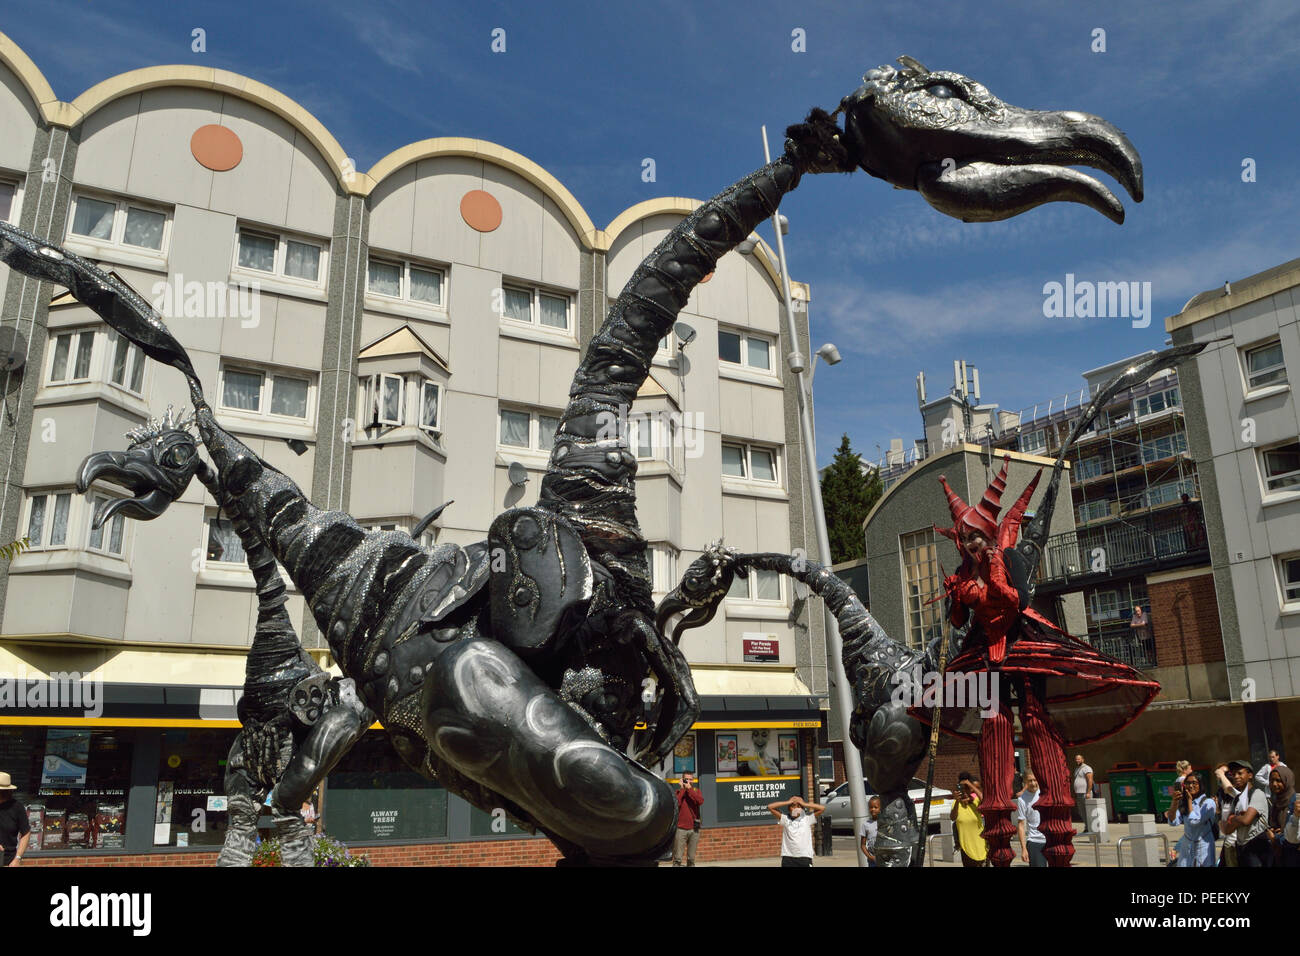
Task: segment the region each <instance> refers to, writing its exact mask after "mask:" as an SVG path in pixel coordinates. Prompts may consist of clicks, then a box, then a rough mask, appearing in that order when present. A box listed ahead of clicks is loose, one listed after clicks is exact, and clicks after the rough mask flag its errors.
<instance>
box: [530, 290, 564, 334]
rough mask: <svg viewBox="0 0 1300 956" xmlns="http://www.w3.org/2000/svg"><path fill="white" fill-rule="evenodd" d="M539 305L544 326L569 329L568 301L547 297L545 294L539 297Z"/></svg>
mask: <svg viewBox="0 0 1300 956" xmlns="http://www.w3.org/2000/svg"><path fill="white" fill-rule="evenodd" d="M538 305H539V306H540V309H539V315H540V316H541V320H542V325H545V326H549V327H550V328H552V329H567V328H568V327H569V300H568V299H561V298H560V297H559V296H555V295H547V294H546V293H544V292H543V293H541V294H539V295H538Z"/></svg>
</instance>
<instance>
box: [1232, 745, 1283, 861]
mask: <svg viewBox="0 0 1300 956" xmlns="http://www.w3.org/2000/svg"><path fill="white" fill-rule="evenodd" d="M1228 772H1229V773H1230V774H1231V775H1232V782H1233V783H1234V784H1235V785H1236V788H1237V791H1238V796H1237V799H1236V801H1235V802H1234V803H1233V805H1232V813H1231V814H1229V816H1228V820H1227V822H1226V823H1225V824H1224V825H1223V832H1224V833H1225V834H1233V835H1234V836H1235V842H1236V846H1237V865H1238V866H1249V867H1256V866H1272V865H1273V847H1272V845H1271V844H1270V842H1269V833H1268V810H1269V806H1268V797H1267V796H1266V795H1265V793H1264V791H1263V790H1261V789H1260V788H1259V787H1257V786H1255V785H1254V784H1255V771H1254V770H1253V769H1252V768H1251V766H1250V764H1248V763H1246V761H1244V760H1232V761H1229V763H1228Z"/></svg>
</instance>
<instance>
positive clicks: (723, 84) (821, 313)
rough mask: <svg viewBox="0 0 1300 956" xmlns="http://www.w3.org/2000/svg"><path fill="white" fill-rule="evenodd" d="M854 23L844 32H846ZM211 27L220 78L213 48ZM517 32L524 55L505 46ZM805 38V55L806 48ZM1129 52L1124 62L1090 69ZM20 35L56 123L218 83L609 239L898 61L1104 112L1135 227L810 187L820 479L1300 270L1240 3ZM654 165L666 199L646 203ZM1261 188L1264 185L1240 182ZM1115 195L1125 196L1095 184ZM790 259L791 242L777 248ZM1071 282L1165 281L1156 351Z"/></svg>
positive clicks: (393, 7) (802, 260)
mask: <svg viewBox="0 0 1300 956" xmlns="http://www.w3.org/2000/svg"><path fill="white" fill-rule="evenodd" d="M841 7H842V8H841ZM196 27H201V28H203V29H204V30H205V31H206V38H207V52H206V53H194V52H192V51H191V48H190V46H191V39H190V37H191V31H192V30H193V29H194V28H196ZM495 28H501V29H504V30H505V31H506V52H505V53H500V54H495V53H493V52H492V51H491V49H490V44H491V34H492V31H493V30H494V29H495ZM796 28H800V29H803V30H804V31H805V33H806V37H807V51H806V52H804V53H796V52H793V51H792V49H791V31H793V30H794V29H796ZM1098 28H1100V29H1104V30H1105V31H1106V52H1104V53H1094V52H1092V51H1091V49H1090V46H1091V44H1092V37H1093V31H1094V30H1095V29H1098ZM0 30H3V31H4V32H6V33H8V34H9V35H10V36H11V37H12V38H13V39H14V40H15V41H17V42H18V43H19V44H20V45H21V46H22V47H23V49H24V50H25V51H26V52H27V53H28V55H30V56H31V57H32V58H33V60H35V62H36V64H37V66H39V67H40V68H41V70H42V71H43V72H44V73H45V75H46V77H47V79H48V80H49V81H50V83H51V85H52V86H53V87H54V90H55V93H56V94H57V95H58V96H59V97H60V98H62V99H65V100H70V99H72V98H73V97H75V96H76V95H77V94H79V93H80V92H82V91H83V90H84V89H86V88H87V87H88V86H91V85H93V84H94V83H96V82H99V81H100V80H102V79H105V78H107V77H109V76H112V75H114V74H116V73H119V72H122V71H124V70H129V69H135V68H138V67H142V66H151V65H156V64H161V63H198V64H202V65H207V66H215V67H219V68H223V69H229V70H234V71H236V72H239V73H243V74H246V75H248V76H251V77H253V78H255V79H257V80H260V81H262V82H264V83H268V84H270V85H271V86H274V87H276V88H277V89H279V90H281V91H283V92H284V93H286V94H287V95H289V96H291V97H293V98H294V99H295V100H297V101H298V102H300V103H302V104H303V105H304V106H305V107H306V108H307V109H308V110H310V111H311V112H312V113H314V114H315V115H316V116H317V117H318V118H319V119H320V120H321V121H322V122H323V123H324V124H325V125H326V126H327V127H328V128H329V129H330V130H331V131H332V132H333V133H334V134H335V136H336V137H337V138H338V139H339V141H340V143H341V144H342V145H343V148H344V149H345V150H346V151H347V152H348V153H349V154H350V155H351V156H353V157H354V159H355V160H356V165H357V168H359V169H363V170H364V169H367V168H368V167H369V166H370V165H371V164H372V163H374V162H375V161H376V160H377V159H379V158H380V157H382V156H383V155H385V154H386V153H388V152H390V151H391V150H393V149H395V148H397V147H399V146H402V145H404V144H406V143H408V142H411V141H413V140H418V139H423V138H425V137H430V136H451V135H457V136H470V137H476V138H480V139H486V140H490V141H492V142H496V143H500V144H502V145H504V146H507V147H509V148H511V149H514V150H516V151H518V152H521V153H523V154H524V155H526V156H528V157H529V158H531V159H533V160H534V161H536V162H538V163H540V164H541V165H542V166H543V167H545V168H546V169H548V170H550V171H551V172H552V173H554V174H555V175H556V176H557V177H559V179H560V180H561V181H562V182H563V183H564V184H565V185H566V186H567V187H568V188H569V190H570V191H571V192H572V193H573V194H574V195H575V196H576V197H577V198H578V200H579V202H581V203H582V204H583V206H584V207H585V208H586V209H587V211H588V213H589V214H590V215H591V217H592V219H593V220H594V221H595V223H596V224H597V226H604V225H606V224H608V223H609V221H610V220H611V219H612V218H613V217H614V216H615V215H617V214H618V213H619V212H621V211H622V210H623V209H625V208H627V207H628V206H630V205H632V204H633V203H636V202H639V201H641V200H643V199H649V198H652V197H655V196H691V197H695V198H701V199H703V198H707V197H708V196H710V195H712V194H714V193H715V192H717V191H718V190H720V189H721V188H723V187H724V186H726V185H727V184H729V183H730V182H732V181H733V180H735V179H737V178H739V177H740V176H742V175H743V174H745V173H746V172H748V171H749V170H750V169H752V168H754V167H756V166H758V165H760V164H761V161H762V152H761V143H760V141H759V134H758V129H759V126H760V125H762V124H767V126H768V131H769V135H770V136H771V137H772V139H773V146H774V147H776V148H779V145H778V143H779V136H780V131H781V130H783V129H784V128H785V126H786V125H788V124H790V123H794V122H798V121H799V120H800V119H801V118H802V117H803V115H804V114H805V113H806V111H807V109H808V108H809V107H811V106H814V105H818V106H823V107H826V108H827V109H833V108H834V107H835V105H837V104H838V102H839V99H840V98H841V97H842V96H844V95H845V94H847V93H849V92H851V91H852V90H853V89H855V88H856V87H857V85H858V84H859V82H860V78H861V74H862V73H863V72H864V71H865V70H867V69H869V68H871V67H873V66H877V65H880V64H883V63H889V62H892V61H893V59H894V58H895V57H896V56H898V55H899V54H902V53H906V54H908V55H910V56H913V57H916V58H917V59H919V60H920V61H922V62H923V63H925V64H926V65H927V66H929V67H930V68H932V69H952V70H956V71H959V72H962V73H965V74H967V75H969V76H971V77H973V78H975V79H977V80H979V81H980V82H982V83H984V84H985V85H986V86H988V87H989V88H990V89H991V90H992V91H993V92H994V93H996V94H998V95H999V96H1000V97H1002V98H1003V99H1004V100H1006V101H1007V102H1009V103H1012V104H1015V105H1017V106H1022V107H1026V108H1032V109H1076V110H1081V111H1084V112H1089V113H1096V114H1098V115H1100V116H1103V117H1105V118H1106V119H1108V120H1110V121H1111V122H1113V123H1115V124H1116V125H1117V126H1119V127H1120V128H1121V129H1123V130H1124V131H1125V132H1126V133H1127V134H1128V135H1129V137H1130V139H1132V141H1133V142H1134V144H1135V145H1136V146H1137V147H1138V149H1139V151H1140V152H1141V154H1142V158H1143V161H1144V165H1145V171H1146V194H1147V198H1146V201H1145V202H1144V203H1142V204H1141V205H1136V204H1134V203H1133V202H1132V201H1131V200H1130V199H1129V198H1128V197H1127V196H1126V195H1121V198H1122V199H1123V201H1124V203H1125V206H1126V208H1127V210H1128V221H1127V223H1126V224H1125V225H1123V226H1115V225H1114V224H1112V223H1111V222H1109V221H1107V220H1105V219H1103V218H1102V217H1101V216H1100V215H1098V214H1097V213H1095V212H1093V211H1092V210H1089V209H1086V208H1084V207H1082V206H1077V205H1073V204H1069V205H1067V204H1058V205H1052V206H1047V207H1043V208H1040V209H1037V210H1033V211H1031V212H1029V213H1027V214H1025V215H1023V216H1021V217H1018V218H1016V219H1012V220H1009V221H1007V222H1003V223H992V224H963V223H960V222H957V221H956V220H952V219H949V218H947V217H945V216H943V215H941V214H940V213H938V212H936V211H934V210H932V209H931V208H930V207H929V206H928V205H926V204H925V202H924V201H923V200H922V199H921V198H920V197H919V196H918V195H917V194H916V193H913V192H907V191H894V190H891V189H890V188H889V187H888V186H887V185H885V184H884V183H883V182H881V181H879V180H874V179H871V178H870V177H868V176H866V175H865V174H862V173H858V174H855V175H853V176H849V177H845V176H818V177H808V178H806V179H805V180H804V183H803V185H801V186H800V188H799V189H798V190H797V191H796V192H795V193H793V194H792V195H791V196H790V197H788V198H787V200H786V201H785V204H784V205H783V207H782V208H783V211H784V212H785V214H786V215H787V216H788V217H789V218H790V220H791V233H790V236H789V237H788V239H787V252H788V254H789V256H790V264H791V271H792V273H793V275H794V276H795V277H796V278H798V279H802V280H804V281H807V282H809V283H811V285H812V288H813V303H812V311H811V317H812V327H813V333H812V334H813V338H814V339H815V340H816V342H817V343H820V342H823V341H833V342H835V343H836V344H837V345H838V346H839V348H840V351H841V353H842V354H843V356H844V363H843V364H841V365H839V366H838V367H836V368H823V369H822V370H821V371H820V373H819V374H818V376H817V425H818V449H819V458H820V459H821V460H822V462H823V463H824V462H825V461H827V460H828V459H829V457H830V456H831V454H832V453H833V450H834V448H835V446H836V445H837V444H838V441H839V436H840V433H841V432H848V434H849V436H850V438H851V439H852V441H853V443H854V447H855V448H856V449H857V450H858V451H860V452H862V453H863V454H864V456H866V457H868V458H874V457H875V456H876V454H877V453H876V450H875V448H876V445H877V443H879V444H880V445H881V446H882V447H883V446H887V445H888V440H889V438H891V437H901V438H904V439H905V440H907V441H908V442H909V444H910V440H911V439H912V438H913V437H916V436H917V435H919V431H920V423H919V415H918V414H917V411H916V405H915V388H914V383H913V380H914V378H915V375H916V373H917V372H918V371H922V370H924V371H925V372H926V374H927V377H928V378H929V380H930V394H931V396H934V395H936V394H938V393H940V392H942V391H943V390H945V389H946V387H947V385H949V384H950V383H951V369H952V361H953V359H955V358H964V359H966V360H967V361H968V362H969V363H971V364H973V365H976V366H977V367H979V369H980V372H981V378H982V384H983V398H984V400H985V401H994V402H997V403H998V404H1000V405H1001V406H1002V407H1003V408H1009V409H1019V408H1022V407H1025V406H1030V405H1033V404H1034V403H1036V402H1046V401H1047V400H1048V399H1049V398H1051V397H1053V396H1060V395H1062V394H1063V393H1065V392H1066V391H1071V392H1073V393H1074V394H1075V395H1076V396H1077V394H1078V391H1079V388H1080V387H1081V385H1082V384H1083V380H1082V378H1081V377H1080V373H1081V372H1082V371H1084V370H1086V369H1091V368H1094V367H1097V366H1100V365H1104V364H1107V363H1108V362H1111V361H1113V360H1116V359H1119V358H1122V357H1124V356H1126V355H1130V354H1133V353H1135V352H1139V351H1142V350H1144V349H1148V348H1159V347H1160V346H1161V344H1162V343H1163V342H1164V340H1165V333H1164V326H1163V319H1164V317H1165V316H1167V315H1170V314H1172V313H1175V312H1177V311H1178V310H1179V309H1181V308H1182V306H1183V304H1184V303H1185V302H1186V300H1187V299H1188V298H1190V297H1191V296H1192V295H1194V294H1195V293H1197V292H1199V291H1201V290H1203V289H1207V288H1210V287H1214V286H1218V285H1221V284H1222V283H1223V281H1224V280H1225V279H1239V278H1241V277H1243V276H1246V275H1249V274H1252V273H1254V272H1258V271H1260V270H1262V269H1266V268H1269V267H1271V266H1274V265H1277V264H1278V263H1280V262H1284V261H1286V260H1288V259H1292V258H1295V257H1297V256H1300V241H1297V223H1300V216H1298V215H1297V214H1298V213H1300V191H1298V190H1297V188H1296V184H1297V181H1298V180H1300V122H1298V121H1300V107H1298V106H1297V104H1298V103H1300V97H1297V90H1298V89H1300V82H1298V81H1300V65H1298V64H1300V4H1296V3H1295V2H1294V0H1245V2H1235V3H1229V2H1223V0H1216V2H1205V0H1183V2H1180V3H1177V4H1174V3H1151V4H1138V3H1133V2H1131V0H1127V2H1116V3H1112V2H1100V3H1091V4H1082V3H1070V4H1046V3H1042V2H1030V0H1026V2H1012V0H1007V2H1003V0H987V2H983V3H973V2H954V3H945V4H931V5H925V6H921V7H918V6H914V5H910V4H899V3H880V2H874V0H872V2H865V3H852V4H843V5H837V4H823V3H816V2H813V3H804V4H799V5H797V6H796V5H794V4H790V3H772V2H762V0H754V2H746V3H730V2H727V3H711V4H700V3H691V2H686V0H656V2H654V3H648V2H643V3H635V4H633V3H619V4H594V3H592V4H578V3H546V2H534V3H492V2H479V3H476V4H475V5H474V6H473V7H472V9H469V8H465V7H461V6H453V5H448V4H443V3H399V2H387V0H375V2H369V3H365V4H362V3H355V2H333V0H325V2H317V3H311V4H297V3H276V4H274V5H273V4H266V3H264V4H248V3H242V2H235V3H221V4H209V3H173V4H166V5H164V4H152V3H150V4H141V3H130V2H121V0H89V2H84V0H82V2H60V0H45V2H41V3H32V2H18V3H12V2H11V3H7V4H6V5H5V7H4V13H3V16H2V17H0ZM645 157H652V158H654V160H655V165H656V174H657V178H656V181H655V182H653V183H646V182H643V181H642V179H641V168H642V167H641V162H642V159H643V158H645ZM1247 157H1249V158H1252V159H1254V160H1255V162H1256V169H1257V181H1256V182H1253V183H1244V182H1242V178H1241V172H1242V161H1243V159H1245V158H1247ZM1101 178H1102V179H1103V181H1105V182H1107V184H1108V185H1111V186H1112V188H1114V189H1115V191H1116V192H1117V194H1120V193H1121V190H1119V189H1118V187H1116V186H1115V185H1114V184H1113V183H1110V182H1109V181H1108V180H1107V179H1106V178H1105V177H1104V176H1102V177H1101ZM769 238H770V237H769ZM1067 273H1073V274H1074V275H1075V276H1076V277H1077V278H1078V279H1092V280H1096V281H1118V280H1125V281H1140V282H1150V283H1151V284H1152V286H1151V288H1152V295H1153V297H1154V306H1153V310H1152V322H1151V325H1150V327H1149V328H1147V329H1134V328H1133V327H1132V325H1131V323H1130V322H1129V321H1127V320H1125V319H1096V318H1094V319H1064V318H1062V319H1048V318H1045V317H1044V316H1043V285H1044V283H1046V282H1049V281H1063V280H1064V277H1065V275H1066V274H1067Z"/></svg>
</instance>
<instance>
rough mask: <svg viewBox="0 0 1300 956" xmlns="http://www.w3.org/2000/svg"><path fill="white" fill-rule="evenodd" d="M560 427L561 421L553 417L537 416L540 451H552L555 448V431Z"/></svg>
mask: <svg viewBox="0 0 1300 956" xmlns="http://www.w3.org/2000/svg"><path fill="white" fill-rule="evenodd" d="M559 427H560V420H559V419H558V418H556V417H554V416H553V415H538V416H537V447H538V449H539V450H540V451H550V450H551V449H552V448H554V447H555V430H556V429H557V428H559Z"/></svg>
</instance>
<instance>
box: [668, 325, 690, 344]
mask: <svg viewBox="0 0 1300 956" xmlns="http://www.w3.org/2000/svg"><path fill="white" fill-rule="evenodd" d="M673 334H674V335H676V336H677V341H679V342H681V343H682V345H690V344H691V343H692V342H694V341H695V330H694V329H693V328H691V327H690V326H689V325H687V324H686V323H685V322H678V323H677V324H675V325H674V326H673Z"/></svg>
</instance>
